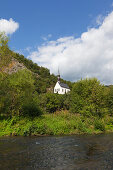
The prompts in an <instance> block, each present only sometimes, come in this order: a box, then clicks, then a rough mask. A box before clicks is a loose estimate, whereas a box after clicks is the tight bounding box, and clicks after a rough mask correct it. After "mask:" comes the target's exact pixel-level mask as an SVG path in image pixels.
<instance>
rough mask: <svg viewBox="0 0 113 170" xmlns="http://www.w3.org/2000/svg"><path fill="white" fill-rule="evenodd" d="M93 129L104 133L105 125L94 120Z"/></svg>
mask: <svg viewBox="0 0 113 170" xmlns="http://www.w3.org/2000/svg"><path fill="white" fill-rule="evenodd" d="M94 127H95V129H97V130H101V131H105V125H104V123H103V121H102V120H100V119H96V120H95V122H94Z"/></svg>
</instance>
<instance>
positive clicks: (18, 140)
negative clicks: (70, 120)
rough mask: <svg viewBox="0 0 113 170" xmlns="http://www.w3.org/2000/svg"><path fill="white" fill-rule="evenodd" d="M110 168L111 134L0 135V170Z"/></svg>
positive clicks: (112, 153)
mask: <svg viewBox="0 0 113 170" xmlns="http://www.w3.org/2000/svg"><path fill="white" fill-rule="evenodd" d="M32 169H33V170H35V169H36V170H76V169H78V170H79V169H80V170H87V169H91V170H93V169H95V170H101V169H102V170H104V169H105V170H113V133H111V134H101V135H74V136H60V137H59V136H54V137H2V138H0V170H32Z"/></svg>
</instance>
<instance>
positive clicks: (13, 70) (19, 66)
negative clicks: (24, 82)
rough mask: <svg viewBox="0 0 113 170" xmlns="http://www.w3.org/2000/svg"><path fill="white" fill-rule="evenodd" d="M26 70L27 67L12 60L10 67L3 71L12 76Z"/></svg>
mask: <svg viewBox="0 0 113 170" xmlns="http://www.w3.org/2000/svg"><path fill="white" fill-rule="evenodd" d="M25 68H26V67H25V66H24V65H23V64H22V63H19V62H18V61H17V60H16V59H14V58H12V59H11V62H10V63H9V65H8V66H7V67H4V68H3V69H2V70H3V72H5V73H8V74H12V73H16V72H17V71H19V70H22V69H25Z"/></svg>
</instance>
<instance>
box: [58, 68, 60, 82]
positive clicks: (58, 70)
mask: <svg viewBox="0 0 113 170" xmlns="http://www.w3.org/2000/svg"><path fill="white" fill-rule="evenodd" d="M57 78H58V82H60V71H59V68H58V75H57Z"/></svg>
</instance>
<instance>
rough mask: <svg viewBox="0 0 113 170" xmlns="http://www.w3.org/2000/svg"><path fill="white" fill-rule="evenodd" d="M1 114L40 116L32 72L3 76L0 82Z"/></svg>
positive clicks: (24, 71)
mask: <svg viewBox="0 0 113 170" xmlns="http://www.w3.org/2000/svg"><path fill="white" fill-rule="evenodd" d="M0 87H1V90H0V112H1V113H2V114H6V115H9V116H13V115H25V116H38V115H40V114H41V111H40V109H39V101H38V98H37V96H38V94H37V93H36V92H35V86H34V79H33V75H32V73H31V72H30V71H28V70H26V69H24V70H21V71H18V72H17V73H15V74H11V75H2V76H1V81H0Z"/></svg>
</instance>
